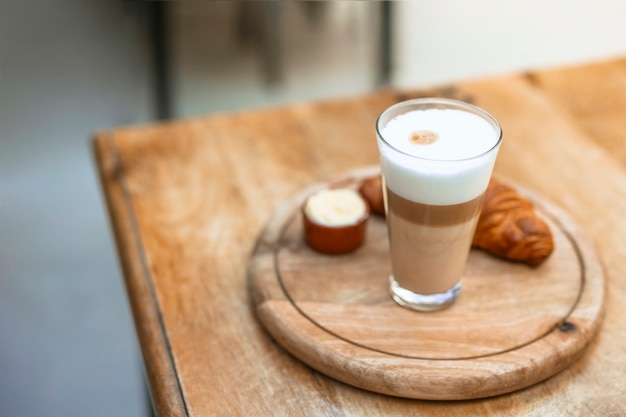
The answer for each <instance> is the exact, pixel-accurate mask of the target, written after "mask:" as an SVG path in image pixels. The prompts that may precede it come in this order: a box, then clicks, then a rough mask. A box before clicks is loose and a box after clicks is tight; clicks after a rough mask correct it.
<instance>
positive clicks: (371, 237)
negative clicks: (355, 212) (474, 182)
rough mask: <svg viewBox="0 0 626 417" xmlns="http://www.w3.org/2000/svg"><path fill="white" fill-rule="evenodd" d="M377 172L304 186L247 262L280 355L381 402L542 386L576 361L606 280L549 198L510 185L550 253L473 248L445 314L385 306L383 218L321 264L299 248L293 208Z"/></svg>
mask: <svg viewBox="0 0 626 417" xmlns="http://www.w3.org/2000/svg"><path fill="white" fill-rule="evenodd" d="M379 173H380V171H379V170H378V169H377V167H373V169H372V168H364V169H359V170H355V171H352V172H350V173H346V174H345V178H340V179H338V180H336V181H333V182H329V183H322V184H316V185H313V186H311V187H309V188H307V189H305V190H303V191H302V192H300V193H298V194H297V195H296V196H294V198H292V199H290V200H289V203H290V204H289V205H287V206H286V207H281V209H280V210H278V211H277V212H276V215H275V216H274V217H273V218H272V219H271V220H270V221H269V224H268V227H267V228H266V229H265V230H264V231H263V234H262V235H261V236H260V238H259V242H258V243H257V245H256V249H255V251H254V254H253V256H252V259H251V261H250V266H249V285H250V290H251V295H252V303H253V306H254V308H255V309H256V311H257V315H258V317H259V319H260V320H261V321H262V322H263V324H264V325H265V327H266V328H267V330H268V331H269V332H270V334H272V336H273V337H274V339H276V340H277V341H278V342H279V343H280V344H281V345H282V346H283V347H285V348H286V349H287V350H288V351H289V352H291V353H292V354H293V355H295V356H296V357H298V358H299V359H301V360H302V361H303V362H305V363H307V364H308V365H310V366H311V367H313V368H315V369H317V370H319V371H320V372H322V373H324V374H326V375H329V376H332V377H333V378H336V379H338V380H340V381H343V382H345V383H347V384H351V385H354V386H357V387H360V388H364V389H368V390H371V391H374V392H379V393H383V394H388V395H394V396H400V397H407V398H418V399H429V400H462V399H474V398H481V397H489V396H494V395H500V394H504V393H508V392H511V391H515V390H519V389H521V388H526V387H528V386H529V385H532V384H535V383H537V382H539V381H542V380H544V379H546V378H548V377H550V376H552V375H553V374H554V373H556V372H559V371H560V370H562V369H563V368H564V367H566V366H569V365H571V364H572V363H573V362H574V361H575V360H576V359H578V357H579V356H580V355H581V353H582V350H583V349H584V347H586V346H587V344H588V343H589V341H590V340H591V339H592V337H593V336H594V335H595V333H596V331H597V329H598V327H599V325H600V323H601V320H602V313H603V301H604V284H605V281H604V272H603V270H602V266H601V264H600V261H599V259H598V256H597V254H596V252H595V249H594V247H593V245H592V244H591V242H590V240H589V238H588V237H587V236H586V235H585V233H584V231H583V230H582V229H581V228H580V227H579V226H578V225H576V224H575V223H574V222H573V221H572V219H571V218H570V217H569V216H568V215H567V213H565V212H564V211H562V210H560V209H559V208H558V207H556V206H554V204H552V203H551V202H550V201H549V200H548V199H546V198H545V197H543V196H539V195H537V194H536V193H535V194H534V195H533V196H532V197H530V196H529V193H528V191H524V190H521V189H520V187H519V186H517V185H515V184H510V185H512V186H513V187H514V188H516V189H518V190H519V191H520V192H522V194H523V195H524V194H525V195H526V198H529V199H530V201H532V203H533V205H534V207H535V210H536V212H537V213H538V215H539V216H541V217H542V218H543V219H544V220H545V221H546V222H547V223H548V225H549V227H550V229H551V231H552V234H553V239H554V242H555V251H554V253H553V254H552V255H551V256H550V258H548V259H547V260H546V261H545V262H544V263H542V264H541V265H540V266H538V267H535V268H532V267H529V266H527V265H522V264H515V263H511V262H508V261H503V260H500V259H496V258H494V257H492V256H489V255H487V254H486V253H485V252H482V251H479V250H472V251H471V253H470V257H469V260H468V265H467V269H466V275H465V277H464V279H463V291H462V293H461V296H460V297H459V299H458V300H457V301H456V302H455V303H454V304H453V305H452V306H451V307H450V308H447V309H445V310H441V311H437V312H432V313H417V312H415V311H410V310H408V309H406V308H402V307H400V306H398V305H396V304H395V302H393V301H392V300H391V296H390V295H389V289H388V286H389V281H388V277H389V275H390V273H391V265H390V263H391V261H390V257H389V244H388V239H387V226H386V222H385V219H384V218H382V217H380V216H372V217H370V219H369V222H368V225H367V236H366V240H365V243H364V245H363V246H362V247H361V248H359V249H358V250H357V251H355V252H353V253H350V254H346V255H342V256H328V255H323V254H320V253H317V252H315V251H314V250H312V249H311V248H309V247H308V246H307V244H306V243H305V241H304V236H303V235H304V230H303V222H302V216H301V210H300V208H301V207H302V205H303V203H304V201H305V199H306V198H307V197H308V196H309V195H311V194H312V193H314V192H316V191H318V190H319V189H320V188H338V187H341V188H352V189H358V188H359V186H360V185H361V183H362V181H363V180H364V179H367V178H370V177H372V176H374V175H378V174H379Z"/></svg>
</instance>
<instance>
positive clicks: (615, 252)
mask: <svg viewBox="0 0 626 417" xmlns="http://www.w3.org/2000/svg"><path fill="white" fill-rule="evenodd" d="M425 95H440V96H450V97H454V98H460V99H464V100H468V101H471V102H473V103H475V104H477V105H479V106H481V107H483V108H485V109H486V110H488V111H489V112H490V113H492V114H493V115H494V116H495V117H496V118H497V119H498V120H499V121H500V123H501V125H502V127H503V130H504V142H503V145H502V148H501V150H500V154H499V157H498V162H497V164H496V167H495V172H496V173H498V174H500V175H504V176H506V177H507V178H511V179H512V180H514V181H515V182H516V183H518V184H521V185H522V186H524V187H526V188H528V189H532V190H536V191H537V192H538V193H540V194H542V195H544V196H547V197H549V198H550V200H551V201H553V202H554V203H555V204H556V205H558V206H559V207H561V208H562V209H563V210H564V211H565V212H567V213H568V215H569V216H570V217H571V218H572V219H573V220H574V222H576V224H579V225H580V226H581V227H582V228H583V229H584V231H585V232H586V233H587V234H588V235H589V236H590V238H591V240H592V241H593V242H594V244H595V245H596V247H597V252H598V253H599V254H600V258H601V259H602V261H603V264H604V268H605V275H606V281H607V282H606V285H607V292H606V303H605V308H606V310H605V311H606V313H605V319H604V323H603V325H602V327H601V328H600V330H599V332H598V334H597V337H595V338H594V339H593V341H592V342H591V343H590V345H589V346H588V348H587V349H586V351H585V353H584V354H583V356H582V357H581V358H580V359H579V360H578V361H576V362H575V363H574V364H572V366H570V367H568V368H566V369H565V370H563V371H562V372H560V373H558V374H556V375H555V376H553V377H551V378H549V379H547V380H545V381H544V382H542V383H539V384H535V385H533V386H531V387H529V388H526V389H523V390H521V391H517V392H514V393H512V394H507V395H501V396H497V397H492V398H488V399H483V400H470V401H422V400H409V399H402V398H394V397H390V396H387V395H382V394H376V393H371V392H369V391H366V390H362V389H359V388H354V387H352V386H350V385H347V384H344V383H341V382H337V381H336V380H334V379H333V378H329V377H327V376H325V375H323V374H321V373H319V372H317V371H315V370H313V369H312V368H310V367H308V366H306V365H303V364H302V362H301V361H299V360H297V359H295V358H294V357H293V356H291V355H290V354H289V353H288V352H287V351H286V350H285V349H284V348H282V347H281V346H280V345H279V344H277V343H276V342H274V340H273V339H272V338H271V337H270V335H269V334H268V333H267V332H266V331H265V330H264V328H263V327H262V326H261V325H260V324H259V322H258V321H257V320H256V318H255V316H254V313H253V309H252V308H251V299H250V297H249V295H248V292H247V289H246V265H247V262H248V259H249V258H250V256H251V254H252V253H253V250H254V245H255V241H256V238H257V236H258V235H259V234H260V233H261V232H262V228H263V227H264V224H265V222H266V221H267V220H268V219H269V218H270V216H271V215H272V213H274V212H275V211H276V210H277V209H279V206H280V205H281V203H282V202H285V201H288V200H289V198H290V197H291V196H293V195H294V194H295V193H296V192H297V191H298V190H301V189H303V188H305V187H307V186H308V185H309V184H312V183H315V182H320V181H326V180H328V179H330V178H332V176H333V175H336V174H337V173H339V172H344V171H348V170H350V169H353V168H356V167H360V166H365V165H372V164H376V163H377V161H378V154H377V150H376V141H375V136H374V121H375V119H376V117H377V116H378V114H380V112H382V110H384V109H385V108H386V107H387V106H389V105H390V104H392V103H394V102H396V101H398V100H401V99H404V98H408V97H412V96H425ZM624 97H626V60H625V59H621V60H615V61H611V62H602V63H598V64H589V65H585V66H581V67H575V68H562V69H554V70H547V71H542V72H535V73H528V74H515V75H510V76H504V77H498V78H491V79H485V80H477V81H471V82H462V83H458V84H457V85H455V86H449V87H445V88H440V89H434V90H431V91H414V92H403V93H397V92H393V91H380V92H376V93H373V94H371V95H367V96H363V97H356V98H351V99H345V100H337V101H328V102H319V103H300V104H294V105H291V106H287V107H282V108H270V109H260V110H255V111H246V112H239V113H230V114H217V115H213V116H209V117H204V118H193V119H186V120H180V121H172V122H167V123H158V124H151V125H144V126H135V127H128V128H121V129H115V130H111V131H105V132H102V133H100V134H98V135H97V137H96V139H95V141H94V148H95V153H96V161H97V163H98V165H99V172H100V176H101V181H102V184H103V190H104V193H105V195H106V197H107V204H108V208H109V213H110V218H111V223H112V227H113V230H114V232H115V238H116V242H117V247H118V251H119V256H120V260H121V263H122V266H123V271H124V279H125V283H126V288H127V291H128V295H129V301H130V305H131V308H132V313H133V317H134V321H135V325H136V329H137V335H138V338H139V342H140V345H141V350H142V354H143V358H144V363H145V367H146V375H147V379H148V382H149V385H150V390H151V395H152V399H153V404H154V406H155V410H156V412H157V415H161V416H185V415H190V416H217V415H224V416H280V415H284V416H288V415H289V416H291V415H307V416H308V415H319V416H356V415H358V416H380V415H385V416H407V415H429V416H468V415H472V416H490V415H499V416H546V415H550V416H559V415H562V416H588V415H593V416H619V415H624V414H626V383H625V382H624V375H626V349H625V348H624V346H626V327H625V326H624V322H626V303H624V302H623V298H624V295H625V294H626V251H625V248H626V246H625V245H624V241H625V238H626V221H625V220H624V214H625V213H626V157H625V156H624V155H625V153H624V141H623V137H624V134H623V132H626V117H623V115H624V114H626V101H625V99H624Z"/></svg>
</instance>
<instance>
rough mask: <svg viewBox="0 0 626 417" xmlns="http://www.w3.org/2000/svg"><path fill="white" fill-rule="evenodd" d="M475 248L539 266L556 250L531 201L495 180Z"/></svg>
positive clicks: (479, 227)
mask: <svg viewBox="0 0 626 417" xmlns="http://www.w3.org/2000/svg"><path fill="white" fill-rule="evenodd" d="M472 245H473V246H475V247H478V248H481V249H483V250H485V251H487V252H489V253H491V254H493V255H495V256H498V257H501V258H504V259H508V260H511V261H518V262H523V263H526V264H528V265H531V266H536V265H539V264H540V263H541V262H543V261H544V260H545V259H546V258H547V257H548V256H550V254H551V253H552V250H553V249H554V242H553V241H552V234H551V232H550V229H549V228H548V225H547V224H546V223H545V222H544V221H543V220H541V219H540V218H539V217H538V216H537V215H536V214H535V212H534V210H533V207H532V205H531V204H530V202H528V201H527V200H526V199H524V198H523V197H522V196H520V195H519V194H518V193H517V191H515V189H513V188H511V187H509V186H508V185H505V184H503V183H501V182H499V181H497V180H495V179H492V180H491V182H490V183H489V186H488V187H487V191H486V192H485V197H484V200H483V206H482V211H481V214H480V217H479V219H478V224H477V226H476V232H475V234H474V239H473V242H472Z"/></svg>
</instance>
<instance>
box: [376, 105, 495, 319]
mask: <svg viewBox="0 0 626 417" xmlns="http://www.w3.org/2000/svg"><path fill="white" fill-rule="evenodd" d="M377 133H378V145H379V151H380V156H381V170H382V176H383V181H384V183H385V186H384V190H385V207H386V211H387V224H388V229H389V239H390V249H391V262H392V276H391V277H390V282H391V287H390V288H391V293H392V296H393V298H394V300H396V301H397V302H398V303H400V304H402V305H404V306H407V307H410V308H413V309H417V310H435V309H438V308H441V307H443V306H446V305H448V304H450V303H452V302H453V301H454V299H455V298H456V296H457V295H458V293H459V290H460V281H461V277H462V276H463V273H464V270H465V264H466V261H467V257H468V254H469V251H470V247H471V242H472V237H473V234H474V230H475V227H476V223H477V221H478V216H479V214H480V207H481V202H482V197H483V194H484V192H485V189H486V188H487V184H488V182H489V179H490V177H491V172H492V170H493V165H494V163H495V158H496V155H497V151H498V148H499V145H500V140H501V130H500V127H499V125H498V123H497V121H496V120H495V119H493V117H491V116H490V115H489V114H488V113H486V112H485V111H484V110H482V109H480V108H478V107H475V106H473V105H470V104H467V103H463V102H459V101H456V100H448V99H418V100H410V101H407V102H403V103H398V104H396V105H394V106H392V107H390V108H389V109H387V110H386V111H385V112H383V114H382V115H381V116H380V117H379V119H378V122H377Z"/></svg>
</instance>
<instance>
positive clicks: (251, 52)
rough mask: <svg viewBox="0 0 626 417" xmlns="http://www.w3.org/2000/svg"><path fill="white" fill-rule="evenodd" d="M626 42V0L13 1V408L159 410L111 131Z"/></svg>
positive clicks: (5, 343) (462, 74)
mask: <svg viewBox="0 0 626 417" xmlns="http://www.w3.org/2000/svg"><path fill="white" fill-rule="evenodd" d="M625 55H626V2H623V1H621V0H593V1H592V0H569V1H564V0H563V1H561V0H553V1H549V2H546V1H540V0H526V1H523V2H522V1H514V2H500V1H497V0H476V1H472V2H468V1H465V0H448V1H445V2H441V1H436V0H415V1H411V2H408V1H407V2H360V1H342V2H317V1H316V2H286V1H285V2H281V1H276V2H263V1H256V2H226V1H208V0H207V1H182V0H181V1H177V2H173V1H172V2H166V1H163V2H148V1H138V0H135V1H131V0H127V1H120V0H108V1H105V0H22V1H20V0H0V416H11V417H13V416H64V417H71V416H122V417H123V416H132V417H135V416H147V415H149V400H148V396H147V393H146V391H145V387H144V383H143V375H142V372H143V371H142V364H141V358H140V354H139V351H138V348H137V344H136V339H135V336H134V329H133V324H132V320H131V318H130V313H129V309H128V306H127V300H126V295H125V292H124V288H123V283H122V279H121V275H120V269H119V265H118V262H117V258H116V255H115V248H114V244H113V240H112V236H111V233H110V230H109V224H108V218H107V213H106V211H105V209H104V204H103V198H102V195H101V190H100V186H99V183H98V180H97V177H96V173H95V168H94V163H93V160H92V156H91V151H90V148H89V146H90V145H89V138H90V137H91V135H92V134H93V133H94V132H96V131H98V130H100V129H105V128H111V127H114V126H119V125H127V124H135V123H145V122H151V121H155V120H159V119H163V118H175V117H189V116H194V115H202V114H208V113H213V112H222V111H229V110H234V109H249V108H255V107H260V106H268V105H272V106H276V105H282V104H286V103H290V102H294V101H303V100H316V99H328V98H333V97H339V96H349V95H358V94H363V93H367V92H370V91H373V90H375V89H378V88H387V87H393V88H419V87H431V86H436V85H443V84H447V83H451V82H455V81H459V80H465V79H470V78H481V77H486V76H492V75H497V74H507V73H510V72H516V71H523V70H532V69H540V68H548V67H554V66H562V65H568V64H575V63H581V62H587V61H593V60H600V59H607V58H611V57H617V56H625Z"/></svg>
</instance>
